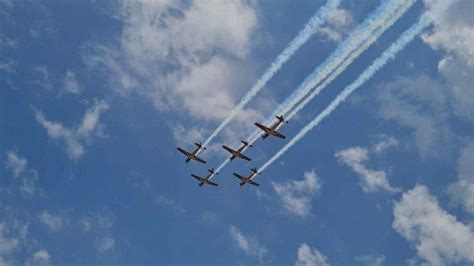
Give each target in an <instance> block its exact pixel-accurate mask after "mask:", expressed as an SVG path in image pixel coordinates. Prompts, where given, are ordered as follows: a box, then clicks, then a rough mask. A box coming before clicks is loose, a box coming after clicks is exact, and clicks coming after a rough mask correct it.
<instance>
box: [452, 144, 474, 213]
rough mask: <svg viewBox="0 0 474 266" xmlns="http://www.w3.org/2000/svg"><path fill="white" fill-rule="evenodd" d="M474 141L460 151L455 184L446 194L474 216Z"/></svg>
mask: <svg viewBox="0 0 474 266" xmlns="http://www.w3.org/2000/svg"><path fill="white" fill-rule="evenodd" d="M473 162H474V141H470V142H468V143H467V145H466V146H465V147H464V148H463V149H462V151H461V154H460V156H459V160H458V167H457V172H458V177H459V180H458V181H457V182H454V183H451V184H450V185H449V186H448V190H447V191H448V194H449V195H450V197H451V199H452V200H453V202H454V203H459V204H462V205H463V206H464V210H466V211H467V212H469V213H471V214H474V163H473Z"/></svg>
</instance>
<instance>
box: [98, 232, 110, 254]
mask: <svg viewBox="0 0 474 266" xmlns="http://www.w3.org/2000/svg"><path fill="white" fill-rule="evenodd" d="M95 245H96V248H97V250H98V251H99V252H100V253H105V252H110V251H113V250H114V248H115V239H113V238H112V237H110V236H106V237H101V238H97V240H96V242H95Z"/></svg>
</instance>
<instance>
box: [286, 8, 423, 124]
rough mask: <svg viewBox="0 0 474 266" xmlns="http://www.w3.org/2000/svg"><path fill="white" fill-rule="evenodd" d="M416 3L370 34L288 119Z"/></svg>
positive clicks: (403, 9) (399, 11)
mask: <svg viewBox="0 0 474 266" xmlns="http://www.w3.org/2000/svg"><path fill="white" fill-rule="evenodd" d="M414 3H415V0H409V1H407V2H406V3H405V4H404V5H403V6H402V7H401V8H400V9H398V10H397V11H396V12H395V14H394V15H393V17H391V18H390V19H389V20H388V21H387V22H386V23H385V24H383V25H382V26H381V27H380V28H379V29H377V30H376V31H375V32H374V33H372V34H371V35H370V38H369V39H368V40H367V41H366V42H365V43H363V44H362V45H361V46H359V47H358V48H357V50H356V51H354V52H353V53H352V54H350V55H349V57H348V58H347V59H346V60H345V61H344V62H343V63H342V64H341V65H339V66H338V68H337V69H336V70H335V71H334V72H332V73H331V75H330V76H329V77H327V78H326V79H325V80H324V82H323V83H321V84H320V85H318V86H317V87H316V89H314V90H313V92H311V94H310V95H308V96H307V97H306V98H304V100H303V101H302V102H301V103H299V104H298V105H297V106H296V108H294V109H293V110H292V111H291V112H290V113H289V114H288V115H286V119H288V120H289V119H291V118H292V117H293V116H295V115H296V114H297V113H298V112H299V111H300V110H301V109H303V108H304V107H305V106H306V104H308V103H309V102H310V101H311V100H312V99H313V98H314V97H316V96H317V95H318V94H319V93H320V92H321V91H322V90H324V89H325V88H326V87H327V85H329V84H330V83H331V82H332V81H333V80H334V79H336V78H337V77H338V76H339V75H340V74H341V73H342V72H343V71H344V70H346V68H347V67H348V66H349V65H350V64H351V63H352V62H354V60H355V59H357V57H359V56H360V54H362V53H363V52H364V51H365V50H367V49H368V48H369V47H370V46H371V45H372V44H373V43H374V42H375V41H376V40H377V39H378V38H379V37H380V36H381V35H382V34H383V33H384V32H385V31H386V30H387V29H388V28H390V27H391V26H392V25H393V24H394V23H395V22H397V21H398V20H399V19H400V17H402V16H403V14H405V12H406V11H407V10H408V9H409V8H410V7H411V6H412V5H413V4H414ZM290 107H291V106H290Z"/></svg>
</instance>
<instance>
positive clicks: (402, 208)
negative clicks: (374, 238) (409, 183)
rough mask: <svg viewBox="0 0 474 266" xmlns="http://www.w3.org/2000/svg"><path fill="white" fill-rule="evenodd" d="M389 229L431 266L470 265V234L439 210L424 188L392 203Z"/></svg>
mask: <svg viewBox="0 0 474 266" xmlns="http://www.w3.org/2000/svg"><path fill="white" fill-rule="evenodd" d="M393 214H394V218H395V220H394V222H393V225H392V226H393V228H394V229H395V230H396V231H397V232H398V233H399V234H401V235H402V236H403V237H404V238H405V239H406V240H407V241H408V242H410V244H411V245H413V246H414V247H415V248H416V251H417V254H418V256H419V257H420V258H422V259H423V260H425V261H427V262H428V263H429V264H431V265H434V266H436V265H446V264H452V263H460V262H469V263H474V253H473V252H472V251H473V250H474V232H473V230H472V229H471V228H470V227H468V226H466V225H465V224H463V223H461V222H459V221H457V219H456V217H455V216H453V215H450V214H449V213H447V212H446V211H445V210H443V209H442V208H441V207H440V206H439V204H438V201H437V200H436V198H435V197H433V196H432V195H431V194H430V192H429V190H428V189H427V188H426V187H425V186H421V185H417V186H415V187H414V188H413V189H412V190H410V191H408V192H406V193H405V194H403V196H402V198H401V200H400V201H399V202H396V203H395V207H394V211H393Z"/></svg>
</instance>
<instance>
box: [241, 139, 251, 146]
mask: <svg viewBox="0 0 474 266" xmlns="http://www.w3.org/2000/svg"><path fill="white" fill-rule="evenodd" d="M240 142H242V143H243V144H244V145H245V146H248V147H252V145H250V144H249V143H248V142H247V141H245V140H241V141H240Z"/></svg>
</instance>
